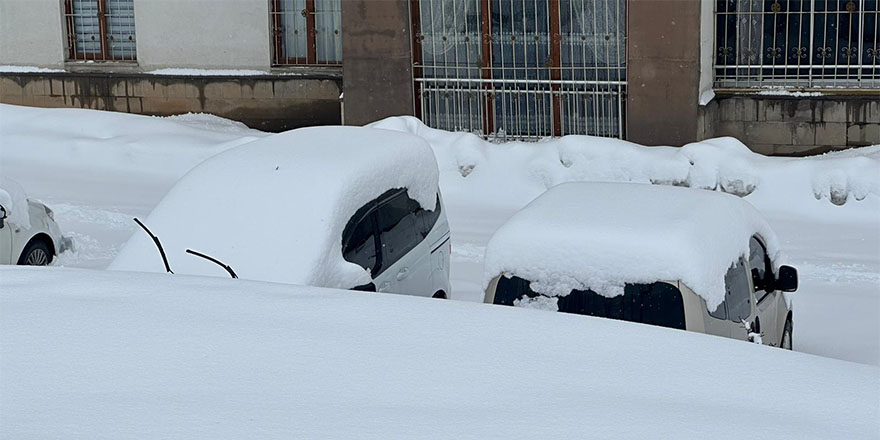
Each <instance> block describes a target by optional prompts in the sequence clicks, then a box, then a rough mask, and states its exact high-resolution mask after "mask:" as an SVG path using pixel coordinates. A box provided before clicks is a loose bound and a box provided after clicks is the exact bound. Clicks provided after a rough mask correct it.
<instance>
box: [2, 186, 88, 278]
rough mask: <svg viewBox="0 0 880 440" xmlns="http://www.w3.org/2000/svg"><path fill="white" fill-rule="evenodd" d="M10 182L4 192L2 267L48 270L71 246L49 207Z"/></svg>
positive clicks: (3, 189) (4, 187)
mask: <svg viewBox="0 0 880 440" xmlns="http://www.w3.org/2000/svg"><path fill="white" fill-rule="evenodd" d="M16 186H17V185H11V184H10V182H9V181H8V180H6V179H4V181H3V188H0V264H21V265H28V266H46V265H48V264H49V263H51V262H52V260H53V259H54V258H55V256H56V255H58V254H59V253H61V252H64V251H66V250H67V249H68V248H70V246H71V242H70V239H69V238H67V237H63V236H62V235H61V229H59V228H58V224H57V223H55V215H54V214H53V213H52V210H51V209H49V207H48V206H46V205H44V204H42V203H40V202H37V201H35V200H30V199H28V198H27V197H26V196H25V195H24V192H23V191H21V190H20V188H16Z"/></svg>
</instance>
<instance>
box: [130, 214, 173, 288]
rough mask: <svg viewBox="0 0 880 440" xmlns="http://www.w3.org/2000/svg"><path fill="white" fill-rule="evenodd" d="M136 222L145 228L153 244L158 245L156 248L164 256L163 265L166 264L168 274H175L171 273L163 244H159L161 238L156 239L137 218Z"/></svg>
mask: <svg viewBox="0 0 880 440" xmlns="http://www.w3.org/2000/svg"><path fill="white" fill-rule="evenodd" d="M134 222H135V223H137V224H138V226H140V227H141V228H143V230H144V231H145V232H146V233H147V234H148V235H149V236H150V238H152V239H153V243H155V244H156V247H157V248H159V254H160V255H162V263H164V264H165V271H167V272H168V273H171V274H173V273H174V272H172V271H171V267H170V266H168V257H166V256H165V249H162V243H161V242H159V237H156V235H155V234H153V232H152V231H150V230H149V229H148V228H147V227H146V225H144V224H143V223H141V221H140V220H138V218H137V217H135V218H134Z"/></svg>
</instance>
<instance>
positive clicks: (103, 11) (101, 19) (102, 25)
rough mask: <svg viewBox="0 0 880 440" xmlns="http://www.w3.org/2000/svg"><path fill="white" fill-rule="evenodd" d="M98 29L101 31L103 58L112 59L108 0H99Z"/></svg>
mask: <svg viewBox="0 0 880 440" xmlns="http://www.w3.org/2000/svg"><path fill="white" fill-rule="evenodd" d="M98 29H99V32H101V55H102V56H103V58H102V59H105V60H109V59H112V58H111V57H110V41H109V40H108V32H109V30H108V29H107V0H98Z"/></svg>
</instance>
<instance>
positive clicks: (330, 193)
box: [110, 127, 438, 288]
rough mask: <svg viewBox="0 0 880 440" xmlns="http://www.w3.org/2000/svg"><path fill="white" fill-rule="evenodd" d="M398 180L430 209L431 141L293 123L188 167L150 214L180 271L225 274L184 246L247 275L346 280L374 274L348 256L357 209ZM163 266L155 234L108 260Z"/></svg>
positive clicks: (136, 239)
mask: <svg viewBox="0 0 880 440" xmlns="http://www.w3.org/2000/svg"><path fill="white" fill-rule="evenodd" d="M393 188H407V190H408V192H409V195H410V197H412V198H413V199H415V200H417V201H418V202H419V203H421V205H422V206H423V207H424V208H425V209H428V210H432V209H434V203H435V200H436V194H437V189H438V171H437V164H436V162H435V160H434V156H433V155H432V154H431V149H430V147H428V145H427V144H426V143H425V142H424V141H422V140H421V139H419V138H418V137H416V136H412V135H408V134H405V133H400V132H395V131H388V130H378V129H370V128H362V127H314V128H305V129H299V130H293V131H289V132H286V133H281V134H277V135H274V136H270V137H267V138H265V139H262V140H260V141H256V142H252V143H250V144H247V145H243V146H241V147H238V148H235V149H232V150H229V151H227V152H224V153H222V154H219V155H217V156H214V157H212V158H210V159H208V160H207V161H205V162H204V163H202V164H201V165H199V166H198V167H196V168H194V169H193V170H192V171H190V172H189V173H188V174H187V175H186V176H184V177H183V178H182V179H181V180H180V181H179V182H178V183H177V185H175V187H174V188H173V189H172V190H171V191H170V192H169V193H168V194H167V195H166V196H165V198H163V199H162V201H161V202H160V203H159V204H158V205H157V206H156V208H155V209H154V210H153V212H152V213H151V214H150V216H149V218H147V219H146V221H145V223H146V224H147V226H148V227H149V228H150V229H151V230H152V231H153V233H155V234H156V235H157V236H158V237H159V238H160V239H161V240H162V244H163V245H164V247H165V251H166V252H167V253H168V259H169V261H170V263H171V268H172V270H174V271H175V272H176V273H186V274H196V275H216V276H224V277H225V276H228V275H227V274H226V272H225V271H223V269H222V268H220V267H219V266H215V265H214V264H211V263H209V262H207V261H204V260H201V259H198V258H195V257H193V256H190V255H187V254H185V253H184V250H185V249H187V248H191V249H194V250H196V251H200V252H204V253H207V254H208V255H211V256H213V257H215V258H218V259H220V260H221V261H223V262H224V263H226V264H229V265H230V266H232V268H233V269H234V270H235V272H236V273H237V274H238V275H239V276H240V277H242V278H247V279H253V280H262V281H276V282H285V283H293V284H306V285H310V286H326V287H342V288H349V287H354V286H357V285H361V284H367V283H369V282H370V276H369V273H368V272H367V271H365V270H364V269H363V268H361V267H360V266H358V265H356V264H353V263H349V262H347V261H345V260H344V259H343V257H342V232H343V230H344V228H345V225H346V224H347V223H348V220H349V219H350V218H351V217H352V216H353V215H354V214H355V212H356V211H357V210H358V209H359V208H360V207H362V206H363V205H365V204H366V203H367V202H369V201H370V200H373V199H375V198H376V197H378V196H379V195H381V194H382V193H384V192H385V191H387V190H390V189H393ZM110 268H111V269H116V270H145V271H159V272H161V271H164V266H163V264H162V261H161V259H160V258H159V254H158V251H157V250H156V248H155V246H154V244H153V242H152V241H151V240H150V239H149V237H148V236H147V235H146V234H135V235H134V236H133V237H132V238H131V240H130V241H129V242H128V243H127V244H126V245H125V247H124V248H123V249H122V251H121V252H120V254H119V256H118V257H117V259H116V260H115V261H114V262H113V264H112V265H111V266H110Z"/></svg>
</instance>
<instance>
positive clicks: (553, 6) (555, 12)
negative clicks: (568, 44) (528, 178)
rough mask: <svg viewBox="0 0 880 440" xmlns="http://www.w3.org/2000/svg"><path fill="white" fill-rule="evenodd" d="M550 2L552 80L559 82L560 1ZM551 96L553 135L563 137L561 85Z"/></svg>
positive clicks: (550, 0)
mask: <svg viewBox="0 0 880 440" xmlns="http://www.w3.org/2000/svg"><path fill="white" fill-rule="evenodd" d="M549 2H550V66H549V68H550V79H551V80H552V81H559V80H561V79H562V70H561V68H560V66H561V64H562V62H561V59H562V28H561V24H560V17H559V0H549ZM550 90H551V93H550V96H551V99H552V101H553V135H554V136H562V104H561V102H560V97H559V90H560V87H559V84H552V85H551V86H550Z"/></svg>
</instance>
